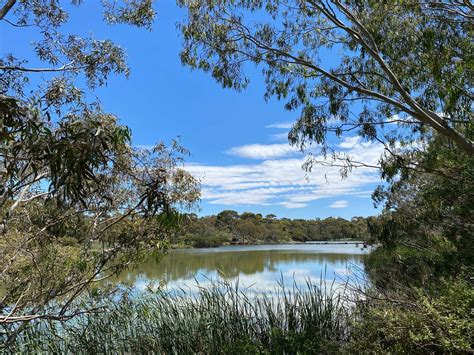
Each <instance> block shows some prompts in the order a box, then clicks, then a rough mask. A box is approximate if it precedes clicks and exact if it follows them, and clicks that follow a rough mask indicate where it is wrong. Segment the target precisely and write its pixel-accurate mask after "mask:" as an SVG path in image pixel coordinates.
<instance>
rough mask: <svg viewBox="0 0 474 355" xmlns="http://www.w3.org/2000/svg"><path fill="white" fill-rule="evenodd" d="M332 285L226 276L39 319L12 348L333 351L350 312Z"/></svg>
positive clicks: (346, 327) (346, 331) (56, 350)
mask: <svg viewBox="0 0 474 355" xmlns="http://www.w3.org/2000/svg"><path fill="white" fill-rule="evenodd" d="M343 294H344V292H341V291H340V289H338V288H337V287H335V285H334V284H331V285H326V284H320V285H314V284H312V283H310V282H308V283H307V284H306V285H305V286H304V287H297V286H296V284H295V285H294V286H293V287H291V288H285V286H284V284H283V283H282V282H280V283H279V284H278V286H277V287H276V289H275V290H274V291H272V292H270V293H269V292H261V291H258V290H254V289H252V288H244V287H241V286H240V285H239V283H238V282H237V283H235V284H231V283H229V282H225V281H220V282H215V283H212V284H211V285H210V286H207V287H198V291H197V292H192V293H190V292H189V291H185V290H172V291H166V290H163V289H160V290H158V291H155V292H149V293H145V294H142V295H141V296H139V297H122V298H121V299H120V300H119V301H117V300H113V299H108V300H105V301H102V306H103V307H104V308H103V311H102V312H100V313H91V314H84V315H80V316H78V317H76V318H75V319H74V320H73V321H69V322H66V323H63V324H61V323H58V322H48V321H38V322H35V323H32V324H31V326H30V327H29V328H28V329H27V330H26V331H25V332H23V333H22V334H21V336H20V337H19V338H18V339H17V341H16V342H15V343H14V344H13V345H12V346H11V347H10V349H8V350H9V351H12V352H45V351H46V352H54V353H64V352H72V353H78V352H80V353H117V352H118V353H123V352H129V353H130V352H131V353H149V352H155V353H166V354H173V353H179V354H182V353H205V354H223V353H226V354H227V353H252V354H254V353H288V354H294V353H313V352H325V353H326V352H334V351H337V350H338V349H340V347H341V345H342V344H343V343H344V342H345V341H346V340H347V338H348V336H349V328H350V323H351V322H350V318H351V311H350V307H349V306H348V304H347V303H346V302H345V301H344V296H343Z"/></svg>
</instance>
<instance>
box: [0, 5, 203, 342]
mask: <svg viewBox="0 0 474 355" xmlns="http://www.w3.org/2000/svg"><path fill="white" fill-rule="evenodd" d="M80 3H81V1H72V4H71V7H70V9H71V11H74V7H75V6H79V5H80ZM103 5H104V13H103V14H104V20H105V21H106V22H107V23H109V24H113V23H125V24H129V25H133V26H138V27H149V26H150V24H151V22H152V20H153V17H154V12H153V10H152V8H151V2H148V1H145V2H142V3H141V4H139V3H136V2H128V1H125V2H123V4H121V5H120V4H118V3H117V4H115V5H117V6H115V5H113V4H111V3H108V2H104V4H103ZM7 15H8V19H7V18H6V16H7ZM68 18H69V13H68V12H67V11H66V10H64V8H63V7H61V5H60V4H59V1H43V0H35V1H14V0H8V1H0V21H1V25H2V26H12V29H14V30H15V31H21V29H22V27H28V28H31V30H32V31H33V28H34V29H35V30H36V35H37V36H36V37H34V38H35V40H36V42H33V43H32V46H33V47H34V48H33V50H32V51H26V52H25V53H29V52H31V53H35V55H33V56H31V57H29V58H18V57H16V56H15V54H12V53H2V54H1V57H0V332H1V334H2V340H4V339H6V344H7V345H8V344H9V343H10V342H11V341H13V340H14V338H15V336H16V334H19V333H21V331H22V330H23V329H24V328H25V327H26V326H27V323H28V322H29V321H31V320H34V319H38V318H47V319H56V320H66V319H69V318H72V317H74V315H75V314H76V313H77V312H78V310H76V309H72V308H71V307H73V305H74V304H75V302H74V300H75V299H76V298H77V297H78V295H80V294H82V293H84V292H87V291H88V290H90V289H92V288H93V287H94V286H93V285H94V284H97V283H98V282H100V280H101V279H102V278H104V277H107V276H111V275H114V274H117V273H119V272H120V271H121V270H123V269H124V268H125V267H127V266H129V265H131V264H133V263H136V262H139V260H140V259H141V256H143V255H148V254H151V253H155V252H159V251H161V250H163V249H164V246H165V245H166V242H165V241H166V240H167V239H168V237H169V235H170V234H171V233H173V231H174V230H175V229H176V227H177V226H178V225H179V221H180V218H179V211H182V210H187V209H189V208H191V207H193V206H194V205H195V203H196V201H197V200H198V199H199V184H198V182H197V181H196V180H195V179H194V178H193V177H192V176H191V175H190V174H188V173H187V172H186V171H184V170H183V169H182V167H181V165H182V162H183V157H184V156H186V154H187V152H186V150H185V149H183V148H182V147H181V146H180V145H179V143H178V142H176V141H175V142H173V143H172V145H171V146H170V147H167V146H166V145H164V144H163V143H159V144H157V145H156V146H155V147H154V148H153V149H135V148H133V147H132V146H131V132H130V129H129V128H128V127H126V126H123V125H120V124H119V122H118V118H117V117H116V116H114V115H113V114H111V113H108V112H105V111H104V109H103V108H102V107H101V106H100V104H99V103H98V102H91V101H90V98H91V97H95V95H93V94H92V95H91V93H92V92H93V90H94V89H95V88H96V87H99V86H104V85H106V83H107V79H108V77H109V76H110V75H111V74H123V75H128V72H129V68H128V66H127V63H126V61H125V53H124V51H123V49H122V48H120V46H118V45H116V44H114V43H113V42H112V41H109V40H98V39H96V38H93V37H92V36H91V37H80V36H75V35H73V34H70V33H68V32H67V29H65V28H64V27H65V25H66V23H67V21H68ZM2 20H5V21H2ZM28 31H29V30H28ZM33 32H34V31H33ZM2 40H3V38H2ZM8 40H10V41H11V40H13V39H11V38H10V39H8ZM18 54H19V53H17V54H16V55H18ZM39 63H42V64H41V67H39V68H38V67H34V65H35V64H36V65H38V64H39ZM63 64H64V65H63ZM43 65H44V66H43ZM33 83H35V85H33ZM98 101H99V100H98ZM2 343H3V342H2ZM2 345H3V344H2Z"/></svg>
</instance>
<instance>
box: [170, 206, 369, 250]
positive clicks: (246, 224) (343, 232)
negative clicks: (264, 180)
mask: <svg viewBox="0 0 474 355" xmlns="http://www.w3.org/2000/svg"><path fill="white" fill-rule="evenodd" d="M183 230H184V231H185V232H186V233H185V234H184V235H182V236H179V237H176V238H173V239H171V242H172V243H174V244H175V245H190V246H193V247H196V248H202V247H216V246H220V245H223V244H278V243H290V242H307V241H316V240H317V241H336V240H357V241H364V240H366V239H368V231H367V222H366V219H365V218H363V217H354V218H352V219H351V220H350V221H348V220H345V219H343V218H332V217H331V218H326V219H323V220H321V219H319V218H317V219H314V220H304V219H294V220H291V219H288V218H282V219H277V218H276V216H275V215H267V216H265V217H263V216H262V215H261V214H258V213H257V214H254V213H250V212H245V213H242V214H240V215H239V213H237V212H236V211H232V210H225V211H222V212H220V213H219V214H218V215H217V216H208V217H201V218H198V217H197V216H196V215H193V214H191V215H188V220H187V223H186V224H185V227H184V228H183Z"/></svg>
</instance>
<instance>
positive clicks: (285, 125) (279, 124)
mask: <svg viewBox="0 0 474 355" xmlns="http://www.w3.org/2000/svg"><path fill="white" fill-rule="evenodd" d="M293 123H294V122H276V123H272V124H269V125H268V126H267V128H280V129H290V128H291V127H293Z"/></svg>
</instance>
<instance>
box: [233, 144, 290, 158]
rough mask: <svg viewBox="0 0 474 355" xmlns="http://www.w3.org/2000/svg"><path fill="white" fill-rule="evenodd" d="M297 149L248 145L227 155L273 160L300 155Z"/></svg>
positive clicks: (272, 145)
mask: <svg viewBox="0 0 474 355" xmlns="http://www.w3.org/2000/svg"><path fill="white" fill-rule="evenodd" d="M298 152H299V150H298V148H297V147H293V146H290V145H289V144H284V143H283V144H248V145H242V146H239V147H234V148H231V149H229V150H228V151H227V152H226V153H227V154H232V155H236V156H238V157H241V158H250V159H271V158H280V157H285V156H288V155H292V154H295V153H298Z"/></svg>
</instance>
